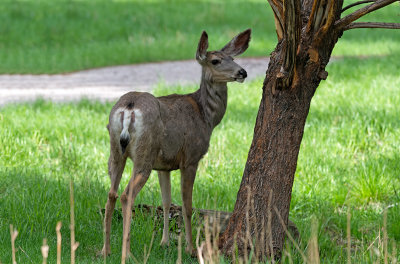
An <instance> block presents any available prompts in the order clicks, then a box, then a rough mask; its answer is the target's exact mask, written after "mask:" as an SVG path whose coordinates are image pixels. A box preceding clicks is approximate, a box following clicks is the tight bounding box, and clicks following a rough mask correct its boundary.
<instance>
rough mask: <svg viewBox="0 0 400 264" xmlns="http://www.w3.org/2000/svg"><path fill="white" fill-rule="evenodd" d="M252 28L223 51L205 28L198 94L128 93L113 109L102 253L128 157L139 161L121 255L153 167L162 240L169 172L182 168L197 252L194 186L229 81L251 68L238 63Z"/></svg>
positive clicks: (125, 206)
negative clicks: (211, 46) (211, 45)
mask: <svg viewBox="0 0 400 264" xmlns="http://www.w3.org/2000/svg"><path fill="white" fill-rule="evenodd" d="M250 35H251V30H250V29H248V30H246V31H244V32H242V33H240V34H239V35H237V36H236V37H234V38H233V39H232V40H231V41H230V42H229V43H228V44H226V45H225V47H223V48H222V49H221V50H219V51H207V48H208V36H207V33H206V32H205V31H203V33H202V35H201V38H200V41H199V44H198V48H197V52H196V60H197V61H198V63H199V64H200V65H201V67H202V75H201V83H200V89H198V90H197V91H196V92H194V93H190V94H184V95H178V94H171V95H168V96H161V97H154V96H153V95H151V94H149V93H142V92H129V93H127V94H125V95H123V96H122V97H121V98H120V99H119V100H118V102H117V103H116V104H115V105H114V107H113V108H112V110H111V113H110V117H109V124H108V126H107V127H108V130H109V135H110V145H111V151H110V157H109V161H108V171H109V175H110V178H111V189H110V192H109V193H108V200H107V204H106V212H105V219H104V226H105V236H106V237H105V243H104V246H103V249H102V254H105V255H106V254H107V255H108V254H110V229H111V218H112V214H113V211H114V207H115V202H116V199H117V198H118V195H117V191H118V186H119V183H120V180H121V176H122V172H123V170H124V167H125V163H126V160H127V158H130V159H131V160H132V161H133V163H134V169H133V172H132V177H131V179H130V181H129V183H128V186H127V187H126V189H125V190H124V192H123V193H122V195H121V204H122V213H123V229H124V235H123V242H122V251H123V252H122V256H123V258H124V255H125V254H128V253H129V252H130V251H129V249H130V223H131V218H132V211H131V210H132V208H131V206H132V205H133V203H134V200H135V197H136V196H137V194H138V193H139V191H140V190H141V189H142V188H143V186H144V185H145V183H146V181H147V180H148V178H149V175H150V172H151V171H152V170H157V171H158V179H159V183H160V186H161V196H162V203H163V210H164V229H163V235H162V240H161V244H163V245H166V244H168V238H169V209H170V205H171V182H170V171H172V170H177V169H179V170H180V172H181V192H182V200H183V204H182V205H183V206H182V211H183V212H182V215H183V220H184V223H185V233H186V236H185V238H186V243H187V246H186V251H187V252H189V253H191V254H192V253H193V244H192V228H191V216H192V190H193V183H194V179H195V177H196V170H197V165H198V163H199V161H200V159H201V158H202V157H203V155H204V154H206V152H207V150H208V146H209V142H210V137H211V133H212V131H213V129H214V128H215V126H217V125H218V124H219V123H220V122H221V120H222V117H223V116H224V114H225V110H226V106H227V96H228V91H227V82H233V81H238V82H243V81H244V79H245V78H246V77H247V73H246V71H245V70H244V69H243V68H242V67H241V66H239V65H238V64H236V63H235V62H234V61H233V57H234V56H237V55H240V54H242V53H243V52H244V51H245V50H246V49H247V48H248V45H249V41H250Z"/></svg>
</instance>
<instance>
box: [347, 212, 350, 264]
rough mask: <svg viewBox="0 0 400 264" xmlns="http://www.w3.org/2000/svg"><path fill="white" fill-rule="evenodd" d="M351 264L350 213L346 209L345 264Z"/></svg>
mask: <svg viewBox="0 0 400 264" xmlns="http://www.w3.org/2000/svg"><path fill="white" fill-rule="evenodd" d="M350 263H351V212H350V207H349V208H348V209H347V264H350Z"/></svg>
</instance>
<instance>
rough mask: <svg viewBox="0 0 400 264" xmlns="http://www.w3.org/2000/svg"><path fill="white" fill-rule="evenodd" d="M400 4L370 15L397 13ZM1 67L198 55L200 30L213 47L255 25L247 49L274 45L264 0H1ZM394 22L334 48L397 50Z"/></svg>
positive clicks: (59, 67)
mask: <svg viewBox="0 0 400 264" xmlns="http://www.w3.org/2000/svg"><path fill="white" fill-rule="evenodd" d="M347 2H349V1H347ZM399 14H400V8H399V6H398V5H397V3H396V4H393V5H392V6H391V7H388V8H385V9H383V10H379V11H377V12H376V13H373V14H371V15H369V16H367V17H366V18H365V19H364V20H368V21H389V22H396V21H398V18H399ZM0 21H1V23H0V61H1V63H0V73H59V72H70V71H76V70H81V69H87V68H93V67H102V66H109V65H121V64H131V63H140V62H149V61H163V60H178V59H193V58H194V54H195V51H196V47H197V42H198V40H199V38H200V34H201V31H202V30H204V29H205V30H207V32H208V33H209V36H210V48H212V49H219V48H222V46H223V45H224V44H225V43H226V42H227V41H228V40H229V39H230V38H231V37H233V36H234V35H236V34H238V33H239V32H240V31H242V30H244V29H246V28H252V29H253V35H252V41H251V45H250V48H249V49H248V50H247V51H246V54H245V56H268V55H269V54H270V53H271V52H272V50H273V49H274V47H275V45H276V41H277V39H276V34H275V27H274V20H273V17H272V12H271V8H270V7H269V6H268V4H267V2H266V0H251V1H241V0H233V1H231V0H229V1H228V0H196V1H187V0H125V1H122V0H121V1H111V0H81V1H66V0H65V1H59V0H57V1H54V0H25V1H10V0H4V1H1V2H0ZM399 42H400V32H399V31H398V30H397V31H396V30H368V29H356V30H351V31H348V32H345V34H344V35H343V37H342V39H341V40H340V41H339V44H338V45H337V47H336V48H335V51H334V55H351V56H352V55H387V54H391V53H396V52H397V53H398V52H400V45H398V43H399Z"/></svg>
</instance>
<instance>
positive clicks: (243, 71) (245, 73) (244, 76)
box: [239, 69, 247, 78]
mask: <svg viewBox="0 0 400 264" xmlns="http://www.w3.org/2000/svg"><path fill="white" fill-rule="evenodd" d="M239 74H240V75H242V78H246V77H247V72H246V71H245V70H244V69H240V71H239Z"/></svg>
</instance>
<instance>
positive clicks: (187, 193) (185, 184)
mask: <svg viewBox="0 0 400 264" xmlns="http://www.w3.org/2000/svg"><path fill="white" fill-rule="evenodd" d="M196 170H197V164H196V165H192V166H189V167H186V168H181V192H182V202H183V203H182V205H183V206H182V215H183V221H184V223H185V233H186V234H185V238H186V243H187V245H186V252H188V253H190V254H191V255H193V254H194V250H193V243H192V224H191V219H192V193H193V183H194V179H195V177H196Z"/></svg>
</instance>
